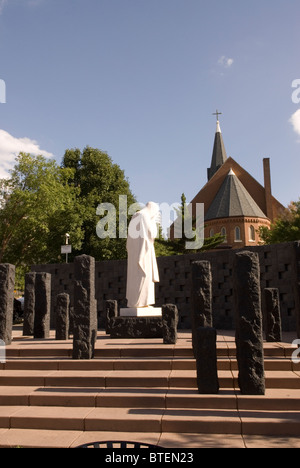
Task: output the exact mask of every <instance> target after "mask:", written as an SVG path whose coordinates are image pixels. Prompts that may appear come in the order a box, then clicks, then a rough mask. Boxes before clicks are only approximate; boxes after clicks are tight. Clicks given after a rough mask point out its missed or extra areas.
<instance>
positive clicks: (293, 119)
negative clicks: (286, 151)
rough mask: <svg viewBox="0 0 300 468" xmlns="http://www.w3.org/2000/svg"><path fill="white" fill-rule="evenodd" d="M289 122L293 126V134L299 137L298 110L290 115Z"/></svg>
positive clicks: (299, 113) (299, 116)
mask: <svg viewBox="0 0 300 468" xmlns="http://www.w3.org/2000/svg"><path fill="white" fill-rule="evenodd" d="M289 122H290V123H291V124H292V125H293V128H294V132H295V133H297V134H298V135H300V109H298V110H297V111H296V112H295V113H294V114H293V115H292V117H291V118H290V120H289Z"/></svg>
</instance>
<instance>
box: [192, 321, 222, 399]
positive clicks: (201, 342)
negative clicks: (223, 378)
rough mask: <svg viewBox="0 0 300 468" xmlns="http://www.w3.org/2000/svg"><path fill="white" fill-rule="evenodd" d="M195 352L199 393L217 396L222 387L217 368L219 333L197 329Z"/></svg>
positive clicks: (202, 328)
mask: <svg viewBox="0 0 300 468" xmlns="http://www.w3.org/2000/svg"><path fill="white" fill-rule="evenodd" d="M195 350H196V363H197V386H198V391H199V393H200V394H203V395H210V394H212V395H214V394H217V393H218V392H219V388H220V385H219V379H218V368H217V331H216V329H215V328H210V327H200V328H197V330H196V332H195Z"/></svg>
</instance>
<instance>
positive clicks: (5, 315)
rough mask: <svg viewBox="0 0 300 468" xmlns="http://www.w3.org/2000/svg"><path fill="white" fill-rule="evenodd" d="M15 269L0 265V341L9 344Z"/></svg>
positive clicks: (10, 266) (12, 266) (7, 265)
mask: <svg viewBox="0 0 300 468" xmlns="http://www.w3.org/2000/svg"><path fill="white" fill-rule="evenodd" d="M14 286H15V267H14V265H10V264H8V263H5V264H0V340H2V341H4V343H5V344H6V345H10V344H11V340H12V326H13V314H14Z"/></svg>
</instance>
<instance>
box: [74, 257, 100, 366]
mask: <svg viewBox="0 0 300 468" xmlns="http://www.w3.org/2000/svg"><path fill="white" fill-rule="evenodd" d="M74 268H75V284H74V330H73V359H92V358H93V357H94V350H95V343H96V339H97V328H98V327H97V306H96V299H95V259H94V258H93V257H90V256H88V255H81V256H80V257H76V258H75V264H74Z"/></svg>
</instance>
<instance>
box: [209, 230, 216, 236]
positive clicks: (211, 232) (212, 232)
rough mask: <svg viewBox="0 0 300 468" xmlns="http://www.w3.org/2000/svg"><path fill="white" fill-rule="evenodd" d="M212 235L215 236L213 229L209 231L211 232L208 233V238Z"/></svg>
mask: <svg viewBox="0 0 300 468" xmlns="http://www.w3.org/2000/svg"><path fill="white" fill-rule="evenodd" d="M214 235H215V231H214V229H211V230H210V231H209V236H210V237H213V236H214Z"/></svg>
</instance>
